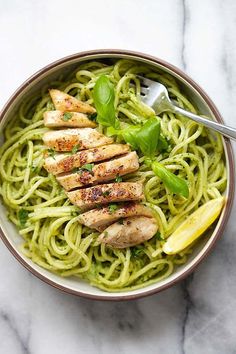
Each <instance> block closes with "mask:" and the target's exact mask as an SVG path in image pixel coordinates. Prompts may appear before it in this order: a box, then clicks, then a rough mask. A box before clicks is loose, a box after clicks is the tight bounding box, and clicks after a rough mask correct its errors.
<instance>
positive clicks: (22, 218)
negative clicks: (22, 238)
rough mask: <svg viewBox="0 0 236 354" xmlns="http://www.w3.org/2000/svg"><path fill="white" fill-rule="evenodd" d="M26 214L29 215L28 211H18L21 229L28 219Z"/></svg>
mask: <svg viewBox="0 0 236 354" xmlns="http://www.w3.org/2000/svg"><path fill="white" fill-rule="evenodd" d="M28 214H29V212H28V210H25V209H20V210H19V211H18V218H19V221H20V226H21V227H24V226H25V224H26V221H27V219H28Z"/></svg>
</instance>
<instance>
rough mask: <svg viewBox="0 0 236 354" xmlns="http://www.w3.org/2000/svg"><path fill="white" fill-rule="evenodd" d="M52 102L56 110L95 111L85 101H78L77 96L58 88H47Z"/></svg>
mask: <svg viewBox="0 0 236 354" xmlns="http://www.w3.org/2000/svg"><path fill="white" fill-rule="evenodd" d="M49 93H50V96H51V98H52V102H53V104H54V106H55V108H56V110H59V111H63V112H82V113H90V114H92V113H95V112H96V110H95V108H93V107H92V106H90V105H89V104H88V103H86V102H82V101H79V100H78V99H77V98H75V97H73V96H71V95H68V94H67V93H65V92H62V91H60V90H55V89H52V90H49Z"/></svg>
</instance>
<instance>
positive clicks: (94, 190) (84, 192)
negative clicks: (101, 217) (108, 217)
mask: <svg viewBox="0 0 236 354" xmlns="http://www.w3.org/2000/svg"><path fill="white" fill-rule="evenodd" d="M67 196H68V198H69V199H70V201H71V203H73V204H75V205H77V206H78V207H79V208H80V209H81V210H86V209H92V208H94V207H96V206H99V205H101V204H107V203H111V202H124V201H129V200H142V199H143V198H144V194H143V186H142V184H141V183H138V182H121V183H109V184H101V185H98V186H94V187H90V188H84V189H77V190H75V191H72V192H67Z"/></svg>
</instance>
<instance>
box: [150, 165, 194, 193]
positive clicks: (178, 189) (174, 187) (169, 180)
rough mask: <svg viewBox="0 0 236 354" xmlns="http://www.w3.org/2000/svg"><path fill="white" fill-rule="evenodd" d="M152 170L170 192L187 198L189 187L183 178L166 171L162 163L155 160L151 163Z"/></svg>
mask: <svg viewBox="0 0 236 354" xmlns="http://www.w3.org/2000/svg"><path fill="white" fill-rule="evenodd" d="M152 170H153V172H154V173H155V175H157V176H158V177H159V178H160V179H161V180H162V182H163V183H164V184H165V186H166V187H167V188H168V189H169V190H170V191H171V192H173V193H175V194H179V195H182V196H183V197H185V198H188V196H189V189H188V185H187V182H186V181H185V180H184V179H182V178H180V177H178V176H176V175H175V174H174V173H172V172H170V171H168V170H167V169H166V168H165V167H164V166H163V165H162V164H160V163H159V162H157V161H154V162H153V163H152Z"/></svg>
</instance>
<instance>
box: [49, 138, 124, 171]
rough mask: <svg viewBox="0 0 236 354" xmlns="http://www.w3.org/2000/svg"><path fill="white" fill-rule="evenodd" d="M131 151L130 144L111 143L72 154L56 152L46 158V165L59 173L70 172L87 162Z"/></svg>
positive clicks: (106, 158)
mask: <svg viewBox="0 0 236 354" xmlns="http://www.w3.org/2000/svg"><path fill="white" fill-rule="evenodd" d="M129 151H130V147H129V145H125V144H111V145H104V146H99V147H97V148H93V149H89V150H83V151H79V152H77V153H76V154H73V155H71V156H68V155H67V154H56V155H55V156H54V157H47V158H46V159H45V164H44V167H45V169H46V170H47V171H48V172H50V173H53V174H54V175H57V174H59V173H63V172H70V171H71V170H72V169H73V168H76V167H81V166H82V165H84V164H86V163H91V162H99V161H103V160H108V159H110V158H112V157H115V156H118V155H122V154H125V153H127V152H129Z"/></svg>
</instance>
